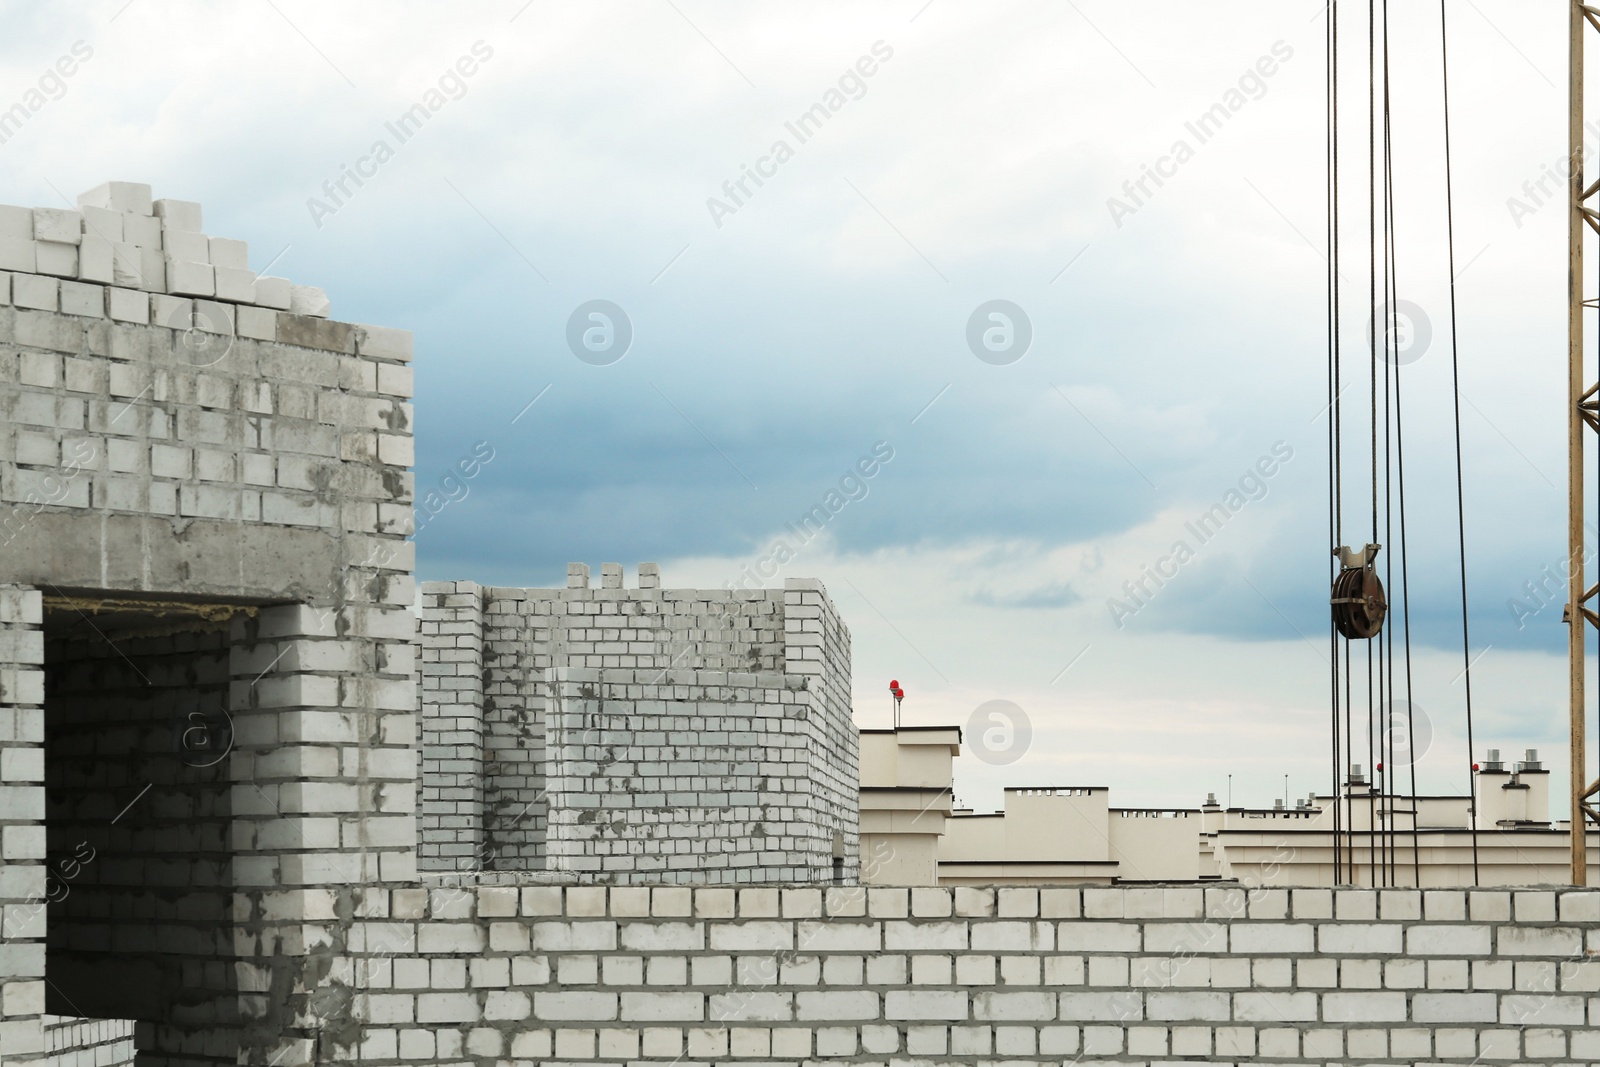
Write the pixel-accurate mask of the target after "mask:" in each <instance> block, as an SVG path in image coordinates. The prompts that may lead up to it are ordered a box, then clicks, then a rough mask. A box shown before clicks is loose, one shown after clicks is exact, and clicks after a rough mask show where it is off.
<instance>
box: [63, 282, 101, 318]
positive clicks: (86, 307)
mask: <svg viewBox="0 0 1600 1067" xmlns="http://www.w3.org/2000/svg"><path fill="white" fill-rule="evenodd" d="M61 313H62V314H63V315H85V316H88V317H90V318H96V319H103V318H105V315H106V297H105V289H104V288H103V287H101V286H98V285H88V284H85V283H84V282H68V281H64V282H62V283H61Z"/></svg>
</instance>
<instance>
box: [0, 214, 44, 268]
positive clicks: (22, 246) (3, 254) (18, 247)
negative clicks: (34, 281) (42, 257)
mask: <svg viewBox="0 0 1600 1067" xmlns="http://www.w3.org/2000/svg"><path fill="white" fill-rule="evenodd" d="M30 225H31V223H30ZM38 269H39V260H38V257H37V255H36V254H35V252H34V247H33V238H32V237H11V236H7V235H5V234H0V270H14V271H20V272H22V273H23V274H33V273H34V272H35V271H37V270H38Z"/></svg>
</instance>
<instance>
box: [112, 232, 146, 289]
mask: <svg viewBox="0 0 1600 1067" xmlns="http://www.w3.org/2000/svg"><path fill="white" fill-rule="evenodd" d="M143 280H144V250H143V249H141V248H139V246H138V245H134V244H129V243H128V242H127V241H113V242H111V281H112V283H113V284H116V285H125V286H128V287H130V288H133V289H137V288H138V287H139V286H140V284H142V282H143Z"/></svg>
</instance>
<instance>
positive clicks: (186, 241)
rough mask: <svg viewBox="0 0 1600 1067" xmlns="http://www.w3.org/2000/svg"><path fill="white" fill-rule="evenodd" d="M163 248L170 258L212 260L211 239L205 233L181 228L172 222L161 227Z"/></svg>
mask: <svg viewBox="0 0 1600 1067" xmlns="http://www.w3.org/2000/svg"><path fill="white" fill-rule="evenodd" d="M161 250H162V251H163V252H165V253H166V254H167V258H168V259H181V260H184V261H185V262H188V263H205V264H210V262H211V241H210V239H209V238H207V237H206V235H205V234H203V233H195V232H193V231H192V230H185V229H181V228H179V227H176V226H173V225H172V224H171V223H170V222H169V223H164V224H163V225H162V227H161Z"/></svg>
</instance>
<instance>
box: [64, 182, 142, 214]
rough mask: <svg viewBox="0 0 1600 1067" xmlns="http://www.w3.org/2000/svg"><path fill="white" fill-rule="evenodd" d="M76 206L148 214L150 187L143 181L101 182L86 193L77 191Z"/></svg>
mask: <svg viewBox="0 0 1600 1067" xmlns="http://www.w3.org/2000/svg"><path fill="white" fill-rule="evenodd" d="M78 206H79V207H98V208H105V209H106V210H108V211H118V212H128V213H130V214H134V215H149V214H150V211H151V200H150V187H149V186H148V185H146V184H144V183H143V182H103V183H102V184H100V185H97V186H95V187H94V188H93V189H90V190H89V191H88V192H86V193H79V194H78Z"/></svg>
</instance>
